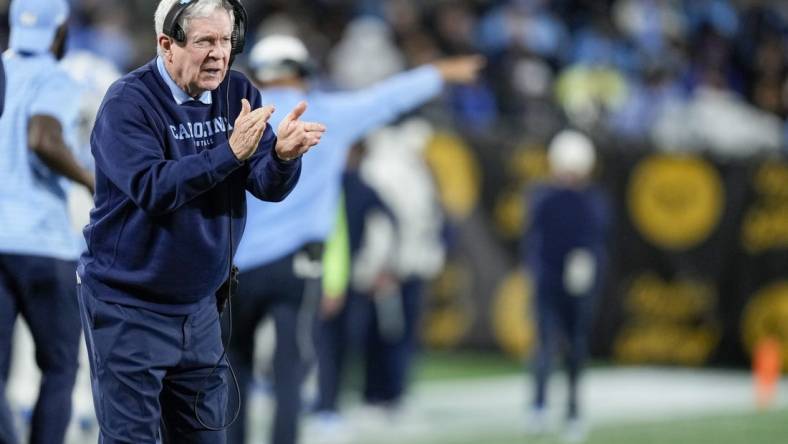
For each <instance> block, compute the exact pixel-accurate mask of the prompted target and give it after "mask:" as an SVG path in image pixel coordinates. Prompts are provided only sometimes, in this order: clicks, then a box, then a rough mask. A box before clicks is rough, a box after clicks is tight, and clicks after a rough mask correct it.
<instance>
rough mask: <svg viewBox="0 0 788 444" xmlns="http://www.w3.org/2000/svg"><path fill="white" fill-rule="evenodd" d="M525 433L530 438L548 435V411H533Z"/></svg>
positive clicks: (526, 424) (529, 416)
mask: <svg viewBox="0 0 788 444" xmlns="http://www.w3.org/2000/svg"><path fill="white" fill-rule="evenodd" d="M525 433H526V434H527V435H530V436H538V435H544V434H545V433H547V411H546V410H545V409H544V408H541V409H539V408H535V409H533V410H531V413H529V415H528V418H527V419H526V421H525Z"/></svg>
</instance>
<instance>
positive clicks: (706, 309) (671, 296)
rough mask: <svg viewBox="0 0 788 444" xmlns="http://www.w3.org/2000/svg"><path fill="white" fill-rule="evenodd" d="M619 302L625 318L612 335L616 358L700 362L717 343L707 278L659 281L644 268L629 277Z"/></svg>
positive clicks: (717, 328) (713, 298)
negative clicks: (626, 287)
mask: <svg viewBox="0 0 788 444" xmlns="http://www.w3.org/2000/svg"><path fill="white" fill-rule="evenodd" d="M623 305H624V308H625V309H626V317H625V322H624V324H623V325H622V327H621V328H620V330H619V331H618V332H617V333H616V337H615V338H614V340H613V356H614V357H615V358H616V360H617V361H619V362H624V363H638V364H641V363H675V364H682V365H700V364H703V363H705V362H706V361H707V360H708V359H709V357H710V356H711V354H712V353H713V352H714V350H715V348H716V347H717V345H718V344H719V341H720V336H721V329H720V325H719V322H718V321H717V315H716V311H717V292H716V289H715V287H714V285H713V284H712V283H711V282H705V281H701V280H695V279H688V278H679V279H676V280H673V281H664V280H662V279H661V278H660V277H659V276H658V275H657V274H656V273H653V272H644V273H642V274H640V275H636V276H635V277H634V278H633V279H632V284H631V285H630V286H629V288H628V289H627V290H626V292H625V294H624V299H623Z"/></svg>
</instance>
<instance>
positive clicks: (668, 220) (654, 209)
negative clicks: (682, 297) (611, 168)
mask: <svg viewBox="0 0 788 444" xmlns="http://www.w3.org/2000/svg"><path fill="white" fill-rule="evenodd" d="M627 200H628V207H629V213H630V217H631V218H632V222H633V224H634V226H635V227H636V228H637V229H638V231H639V232H640V233H641V235H642V236H643V237H644V238H645V239H646V240H648V241H649V242H651V243H652V244H654V245H655V246H657V247H660V248H665V249H669V250H686V249H689V248H692V247H694V246H696V245H698V244H700V243H701V242H703V241H704V240H706V239H707V238H708V237H709V235H710V234H711V233H712V232H713V231H714V229H715V227H716V226H717V224H718V223H719V220H720V217H721V215H722V210H723V201H724V195H723V188H722V182H721V180H720V177H719V174H718V173H717V171H716V170H715V169H714V168H713V167H712V166H711V165H710V164H709V163H707V162H705V161H704V160H702V159H700V158H697V157H692V156H669V155H662V154H660V155H654V156H649V157H647V158H645V159H643V160H642V161H641V162H640V163H639V164H638V165H637V167H636V168H635V170H634V171H633V173H632V177H631V178H630V182H629V190H628V196H627Z"/></svg>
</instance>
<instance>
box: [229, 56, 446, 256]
mask: <svg viewBox="0 0 788 444" xmlns="http://www.w3.org/2000/svg"><path fill="white" fill-rule="evenodd" d="M442 87H443V80H442V79H441V76H440V73H439V72H438V70H437V69H435V68H434V67H432V66H424V67H421V68H416V69H414V70H411V71H408V72H405V73H402V74H398V75H396V76H394V77H392V78H390V79H388V80H385V81H383V82H381V83H379V84H377V85H375V86H372V87H370V88H366V89H362V90H358V91H352V92H339V93H325V92H312V93H304V92H302V91H300V90H297V89H293V88H272V89H264V90H262V91H261V93H262V96H263V104H273V105H274V106H275V107H276V112H275V113H274V115H273V116H272V118H271V120H270V121H269V123H270V124H271V125H272V126H273V128H276V127H277V126H278V125H279V122H281V120H282V119H283V118H284V117H285V116H286V115H287V113H289V112H290V110H292V109H293V107H295V105H296V104H297V103H298V102H299V101H301V100H306V101H307V103H308V105H309V106H308V108H307V110H306V112H305V113H304V115H303V116H302V118H301V120H304V121H313V122H320V123H323V124H325V125H326V127H327V128H328V130H327V131H326V133H325V134H324V135H323V138H322V140H321V142H320V144H319V145H317V146H316V147H314V148H312V149H311V150H310V151H309V152H308V153H307V154H305V155H304V157H303V159H302V167H301V168H302V169H301V178H300V179H299V182H298V185H296V187H295V189H294V190H293V191H292V193H290V195H289V196H287V198H285V200H284V201H282V202H279V203H270V202H262V201H260V200H258V199H256V198H254V197H253V196H251V195H249V194H248V193H247V198H246V202H247V218H246V231H245V232H244V235H243V237H242V239H241V244H240V246H239V247H238V252H237V253H236V255H235V263H236V265H237V266H238V268H240V269H241V271H247V270H249V269H251V268H255V267H259V266H262V265H265V264H268V263H271V262H273V261H275V260H277V259H279V258H281V257H284V256H286V255H288V254H291V253H294V252H296V251H298V249H300V248H301V247H302V246H303V245H305V244H307V243H309V242H315V241H319V242H322V241H325V240H326V239H327V238H328V235H329V234H330V233H331V230H332V229H333V227H334V221H335V219H336V212H337V206H338V205H339V194H340V189H341V186H342V173H343V171H344V167H345V160H346V157H347V153H348V151H349V150H350V148H351V147H352V146H353V144H354V143H355V142H357V141H358V140H359V139H360V138H362V137H363V136H365V135H366V134H367V133H368V132H370V131H372V130H374V129H376V128H378V127H380V126H383V125H385V124H387V123H389V122H392V121H393V120H395V119H396V118H397V117H398V116H399V115H400V114H402V113H404V112H406V111H409V110H412V109H414V108H416V107H418V106H419V105H421V104H423V103H424V102H426V101H428V100H429V99H431V98H433V97H435V96H436V95H438V94H439V93H440V91H441V89H442Z"/></svg>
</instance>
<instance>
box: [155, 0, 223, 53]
mask: <svg viewBox="0 0 788 444" xmlns="http://www.w3.org/2000/svg"><path fill="white" fill-rule="evenodd" d="M179 1H181V0H161V1H159V6H158V7H156V13H155V14H154V15H153V24H154V29H155V31H156V36H157V37H158V35H159V34H161V33H162V32H163V31H164V20H166V19H167V14H169V12H170V10H171V9H172V8H173V6H175V4H176V3H178V2H179ZM217 9H224V10H225V11H227V13H228V14H230V22H232V23H235V12H234V11H233V6H232V5H231V4H230V3H229V2H228V1H227V0H198V1H197V2H195V3H194V4H193V5H191V6H189V7H188V8H187V9H186V11H184V12H183V13H182V14H181V16H180V17H179V18H178V24H179V25H181V28H183V32H184V33H186V34H188V33H189V23H190V22H191V20H192V19H193V18H203V17H208V16H210V15H211V14H213V12H214V11H216V10H217ZM157 42H158V39H157ZM156 52H157V53H158V54H159V55H161V54H162V50H161V47H159V45H158V43H157V44H156Z"/></svg>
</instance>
